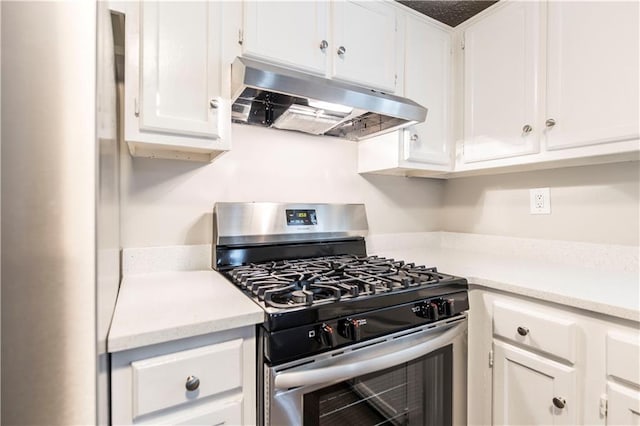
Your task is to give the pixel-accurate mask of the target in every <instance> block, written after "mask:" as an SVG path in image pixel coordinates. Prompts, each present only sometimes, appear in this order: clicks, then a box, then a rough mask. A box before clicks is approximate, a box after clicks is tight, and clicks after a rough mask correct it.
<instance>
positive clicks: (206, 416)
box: [136, 399, 244, 426]
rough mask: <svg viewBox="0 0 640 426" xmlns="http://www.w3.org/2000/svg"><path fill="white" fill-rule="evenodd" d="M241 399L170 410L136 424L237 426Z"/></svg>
mask: <svg viewBox="0 0 640 426" xmlns="http://www.w3.org/2000/svg"><path fill="white" fill-rule="evenodd" d="M242 403H243V401H242V399H238V400H232V401H228V402H226V403H222V404H215V405H210V404H205V405H204V406H199V407H197V408H195V409H194V408H192V407H189V408H188V409H187V410H179V411H178V412H176V413H174V412H170V413H168V414H166V415H164V416H162V417H161V418H159V419H158V418H157V417H151V418H149V419H145V420H144V421H141V422H139V423H137V422H136V424H140V425H154V426H155V425H174V426H182V425H184V426H187V425H189V426H195V425H207V426H222V425H225V426H227V425H228V426H237V425H242V424H244V423H243V422H242Z"/></svg>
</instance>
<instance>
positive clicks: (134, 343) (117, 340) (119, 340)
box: [107, 311, 264, 353]
mask: <svg viewBox="0 0 640 426" xmlns="http://www.w3.org/2000/svg"><path fill="white" fill-rule="evenodd" d="M263 321H264V312H263V311H255V312H249V313H244V314H240V315H237V316H234V317H227V318H221V319H216V320H212V321H205V322H202V323H197V324H189V325H183V326H179V327H172V328H164V329H159V330H153V331H149V332H146V333H138V334H129V335H122V336H115V337H113V338H109V339H108V343H107V352H109V353H116V352H123V351H127V350H131V349H136V348H141V347H145V346H151V345H156V344H162V343H168V342H173V341H176V340H180V339H187V338H189V337H197V336H202V335H205V334H210V333H218V332H221V331H227V330H233V329H236V328H242V327H249V326H252V325H256V324H260V323H262V322H263Z"/></svg>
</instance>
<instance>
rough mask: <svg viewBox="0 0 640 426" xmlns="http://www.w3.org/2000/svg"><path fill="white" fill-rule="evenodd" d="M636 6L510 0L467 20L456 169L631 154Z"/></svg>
mask: <svg viewBox="0 0 640 426" xmlns="http://www.w3.org/2000/svg"><path fill="white" fill-rule="evenodd" d="M639 8H640V4H639V3H638V2H631V1H629V2H624V1H622V2H621V1H586V2H570V1H567V2H564V1H546V2H518V1H507V2H504V3H503V2H500V3H498V4H497V5H496V6H494V7H493V9H492V10H488V11H487V12H486V13H484V14H483V15H482V16H479V17H477V18H475V19H473V20H472V21H471V22H470V23H468V24H463V27H462V28H461V29H460V30H459V31H463V36H464V51H463V54H462V56H463V60H464V64H463V69H464V70H463V71H464V78H463V82H464V96H463V100H462V102H463V105H464V108H463V111H464V118H463V120H464V135H463V137H462V138H461V140H460V141H459V143H458V149H457V163H456V170H455V171H461V172H462V171H471V170H482V169H485V170H490V169H492V168H496V167H502V168H508V167H516V168H518V169H519V170H523V169H524V168H523V167H524V166H528V168H531V169H534V168H536V167H540V166H539V165H544V164H554V165H556V166H559V165H562V164H564V163H563V161H566V160H570V161H571V164H573V165H577V164H597V163H599V162H610V161H618V160H629V159H633V158H634V157H635V156H637V152H638V147H639V145H638V138H639V137H640V131H639V127H640V118H639V117H640V109H639V105H640V99H639V93H640V85H639V81H640V74H639V65H638V64H639V62H640V57H639V52H640V35H639V26H640V21H639V17H640V11H639ZM552 162H553V163H552Z"/></svg>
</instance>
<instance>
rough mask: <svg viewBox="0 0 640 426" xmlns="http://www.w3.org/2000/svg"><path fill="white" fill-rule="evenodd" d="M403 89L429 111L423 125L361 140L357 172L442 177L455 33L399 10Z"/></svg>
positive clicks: (446, 164) (447, 156)
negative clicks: (452, 41)
mask: <svg viewBox="0 0 640 426" xmlns="http://www.w3.org/2000/svg"><path fill="white" fill-rule="evenodd" d="M397 16H398V36H399V37H400V40H399V41H400V42H401V43H399V46H403V48H400V49H398V55H399V56H400V57H399V58H398V62H399V66H398V69H399V70H401V73H400V78H399V87H400V86H402V87H404V90H403V91H402V92H401V94H403V95H404V96H405V97H407V98H409V99H411V100H413V101H414V102H417V103H419V104H420V105H422V106H424V107H426V108H427V110H428V112H427V118H426V120H425V121H424V122H423V123H419V124H416V125H414V126H411V127H409V128H407V129H404V130H399V131H397V132H393V133H388V134H386V135H382V136H378V137H375V138H371V139H367V140H364V141H360V142H358V173H378V174H390V175H401V176H424V177H429V176H437V175H440V174H443V173H447V172H450V171H451V160H452V155H451V148H452V142H453V141H452V109H451V100H452V99H451V94H452V93H451V92H452V81H453V79H452V75H451V74H452V64H453V60H452V52H451V40H452V39H451V33H452V32H451V30H450V29H449V28H448V27H446V26H445V25H443V24H440V23H437V22H435V21H433V20H431V19H429V18H425V17H422V16H419V15H417V14H416V13H414V12H408V11H404V10H403V9H402V8H400V7H399V9H398V11H397Z"/></svg>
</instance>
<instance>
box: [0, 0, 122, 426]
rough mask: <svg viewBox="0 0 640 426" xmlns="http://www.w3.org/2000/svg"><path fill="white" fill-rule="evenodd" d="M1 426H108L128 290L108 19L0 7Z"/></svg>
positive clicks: (61, 10) (63, 10)
mask: <svg viewBox="0 0 640 426" xmlns="http://www.w3.org/2000/svg"><path fill="white" fill-rule="evenodd" d="M0 15H1V21H0V30H1V31H0V40H1V49H0V58H1V61H2V68H1V73H0V75H1V82H2V84H1V96H2V103H1V117H2V121H1V123H0V125H1V140H0V145H1V157H0V158H1V169H0V170H1V181H0V182H1V193H0V194H1V201H2V207H1V224H2V227H1V241H2V246H1V257H2V263H1V269H0V271H1V279H2V281H1V286H2V287H1V290H2V292H1V319H2V322H1V325H2V327H1V335H0V338H1V341H2V357H1V364H2V370H1V383H2V389H1V391H2V404H1V409H2V424H5V425H14V424H42V425H54V424H65V425H85V424H96V423H100V424H106V423H108V421H109V418H108V413H109V406H108V401H109V388H108V374H107V373H108V356H107V353H106V343H105V341H106V336H107V331H108V327H109V322H110V320H111V314H112V312H113V307H114V305H115V300H116V297H117V291H118V285H119V280H120V263H119V262H120V261H119V249H120V229H119V228H120V227H119V210H120V209H119V146H118V127H117V110H116V79H115V68H116V67H115V64H114V43H113V40H114V38H113V33H112V18H111V15H110V12H109V10H108V5H107V4H106V3H102V2H94V1H86V0H85V1H68V2H6V1H3V2H0Z"/></svg>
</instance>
